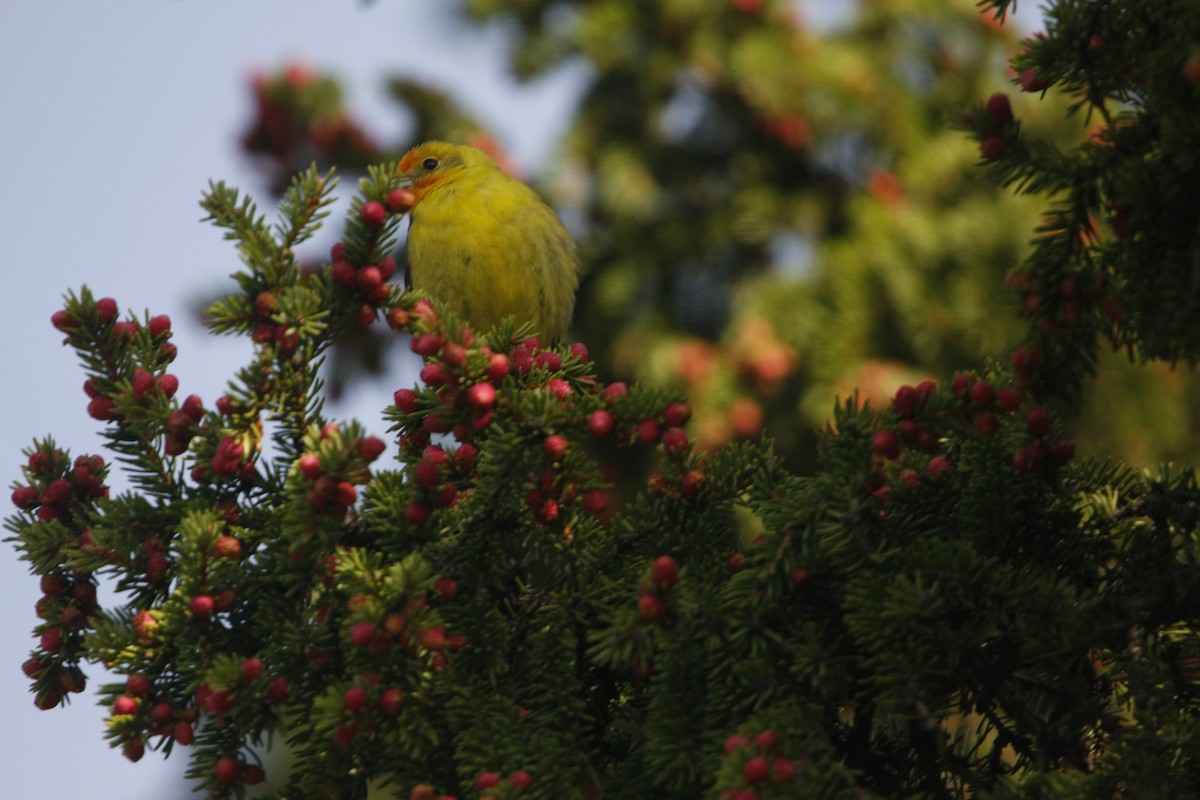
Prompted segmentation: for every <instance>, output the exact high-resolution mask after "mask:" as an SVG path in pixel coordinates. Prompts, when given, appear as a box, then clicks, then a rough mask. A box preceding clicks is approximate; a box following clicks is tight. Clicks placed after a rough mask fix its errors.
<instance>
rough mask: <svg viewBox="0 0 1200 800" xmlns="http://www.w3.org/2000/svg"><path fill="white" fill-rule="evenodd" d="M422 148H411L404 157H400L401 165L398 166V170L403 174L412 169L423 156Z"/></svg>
mask: <svg viewBox="0 0 1200 800" xmlns="http://www.w3.org/2000/svg"><path fill="white" fill-rule="evenodd" d="M420 150H421V148H419V147H414V148H413V149H412V150H409V151H408V152H407V153H405V154H404V158H402V159H400V166H399V167H397V168H396V172H397V173H399V174H401V175H403V174H404V173H406V172H408V171H409V170H411V169H412V168H413V164H416V163H417V161H418V159H420V158H421V153H420Z"/></svg>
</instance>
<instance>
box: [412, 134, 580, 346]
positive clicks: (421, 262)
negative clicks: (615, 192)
mask: <svg viewBox="0 0 1200 800" xmlns="http://www.w3.org/2000/svg"><path fill="white" fill-rule="evenodd" d="M397 174H398V175H399V176H400V183H401V185H402V186H404V187H405V188H407V189H408V190H409V191H410V192H412V194H413V197H414V201H413V205H412V210H411V211H410V212H409V220H410V222H409V229H408V280H409V282H410V284H411V285H412V286H413V288H416V289H420V290H423V291H425V292H428V293H429V295H430V296H432V297H433V298H435V299H436V300H438V301H439V302H441V303H443V304H445V305H446V306H447V307H449V308H450V309H452V310H453V311H455V312H457V313H458V314H460V315H462V317H464V318H465V319H466V320H467V322H468V323H469V324H470V325H471V327H473V328H475V329H476V330H479V331H487V330H488V329H490V328H492V327H494V326H495V325H497V324H498V323H499V322H500V321H501V320H502V319H504V318H505V317H508V316H513V317H516V319H517V322H531V323H533V326H534V327H535V328H536V329H537V335H538V337H539V338H540V339H541V341H542V343H543V344H551V343H554V342H557V341H558V340H560V339H561V338H562V337H563V335H564V334H566V332H567V325H568V324H570V322H571V314H572V313H573V312H574V310H575V290H576V289H577V288H578V286H579V258H578V256H577V255H576V254H575V242H574V240H572V239H571V234H569V233H568V232H567V229H566V227H564V226H563V224H562V222H561V221H560V220H559V218H558V217H557V216H556V215H555V214H554V212H553V211H552V210H551V209H550V207H549V206H548V205H546V203H545V202H543V200H542V198H540V197H538V195H537V193H536V192H535V191H533V189H530V188H529V187H528V186H526V185H525V184H523V183H521V182H520V181H518V180H516V179H515V178H511V177H509V176H508V175H506V174H504V172H502V171H501V170H500V168H499V167H498V166H496V163H495V162H494V161H492V159H490V158H489V157H488V156H487V154H486V153H484V152H483V151H482V150H479V149H477V148H474V147H468V146H465V145H455V144H448V143H446V142H425V143H424V144H421V145H418V146H417V147H414V148H413V149H412V150H410V151H408V153H407V154H405V156H404V158H402V159H401V160H400V166H399V167H398V168H397Z"/></svg>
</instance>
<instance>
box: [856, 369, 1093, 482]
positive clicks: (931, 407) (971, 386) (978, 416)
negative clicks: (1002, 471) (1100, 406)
mask: <svg viewBox="0 0 1200 800" xmlns="http://www.w3.org/2000/svg"><path fill="white" fill-rule="evenodd" d="M1019 385H1020V373H1018V376H1017V380H1016V382H1015V383H1014V385H1001V386H997V385H995V384H994V383H993V382H992V381H989V380H985V379H980V378H977V377H976V376H974V375H972V374H971V373H967V372H960V373H959V374H958V375H956V376H955V378H954V382H953V385H952V387H951V398H949V399H945V398H943V397H938V393H937V386H936V384H935V383H934V382H933V381H923V382H922V383H920V384H918V385H917V386H915V387H914V386H907V385H906V386H901V387H900V388H899V389H898V390H897V391H896V394H895V396H894V397H893V399H892V411H893V412H894V413H895V415H896V417H898V419H897V421H896V423H895V425H894V426H890V427H885V428H880V429H879V430H877V431H875V432H874V433H873V434H872V436H871V439H870V445H869V446H870V450H871V452H872V453H874V454H875V456H876V457H877V458H879V459H880V460H881V461H882V462H885V463H887V462H891V463H894V464H896V465H897V469H896V471H895V475H894V478H895V481H896V482H897V483H898V484H899V485H900V486H904V487H913V486H916V485H917V484H918V483H919V482H920V481H921V477H922V473H923V474H924V476H925V477H926V478H928V479H931V480H936V479H939V478H942V477H943V476H945V475H946V474H948V473H950V472H951V471H953V467H954V464H953V462H952V455H951V451H950V450H945V447H946V443H945V442H944V441H943V439H944V438H946V437H950V440H952V439H953V435H954V434H955V433H956V432H957V431H963V430H965V431H968V432H969V433H970V434H973V435H979V436H985V437H992V436H995V435H996V434H997V432H998V431H999V430H1000V428H1001V425H1002V420H1003V419H1004V418H1006V417H1009V418H1011V417H1012V415H1014V414H1015V413H1016V412H1017V411H1019V410H1020V409H1021V408H1022V406H1024V405H1025V396H1024V393H1023V392H1022V391H1021V390H1020V389H1019V388H1018V386H1019ZM1050 428H1051V426H1050V418H1049V417H1048V416H1047V415H1046V413H1045V411H1043V410H1042V409H1040V408H1032V409H1030V410H1029V411H1028V415H1027V421H1026V431H1027V433H1028V436H1029V439H1028V441H1027V442H1026V444H1025V445H1024V446H1023V447H1022V449H1021V450H1019V451H1018V452H1017V454H1016V455H1015V456H1014V458H1013V465H1014V466H1015V467H1017V468H1018V469H1022V470H1027V469H1031V468H1033V467H1036V466H1040V465H1047V466H1052V467H1054V466H1061V465H1063V464H1065V463H1066V462H1067V461H1069V460H1070V459H1071V457H1072V456H1073V455H1074V446H1073V445H1072V444H1071V443H1069V442H1066V441H1051V439H1050V432H1051V431H1050ZM919 454H925V455H928V457H927V458H926V457H924V455H919ZM867 488H868V490H870V492H871V494H872V495H874V496H876V497H881V498H886V497H887V496H888V495H889V493H890V490H891V486H890V485H889V483H888V480H887V477H886V475H885V474H884V472H883V471H879V472H876V473H875V474H874V479H873V481H872V482H871V483H870V484H869V485H868V487H867Z"/></svg>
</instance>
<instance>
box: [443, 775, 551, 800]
mask: <svg viewBox="0 0 1200 800" xmlns="http://www.w3.org/2000/svg"><path fill="white" fill-rule="evenodd" d="M506 785H507V786H509V787H511V793H506V794H504V796H505V797H508V796H511V795H512V794H523V793H524V792H525V791H526V790H527V789H529V787H530V786H532V785H533V775H531V774H530V773H529V772H528V771H526V770H523V769H518V770H515V771H513V772H510V773H509V774H508V777H503V776H501V775H500V773H499V772H481V773H479V776H478V777H477V778H475V790H476V791H477V792H479V800H496V798H497V796H498V795H497V794H493V793H492V791H493V790H495V791H496V792H497V793H499V792H501V791H503V789H504V787H505V786H506ZM441 800H447V797H445V796H444V797H443V798H441ZM451 800H452V799H451Z"/></svg>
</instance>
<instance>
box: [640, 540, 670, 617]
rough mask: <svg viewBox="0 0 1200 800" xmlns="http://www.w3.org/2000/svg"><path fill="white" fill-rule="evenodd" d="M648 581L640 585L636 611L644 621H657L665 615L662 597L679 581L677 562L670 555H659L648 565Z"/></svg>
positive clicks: (665, 609)
mask: <svg viewBox="0 0 1200 800" xmlns="http://www.w3.org/2000/svg"><path fill="white" fill-rule="evenodd" d="M649 578H650V579H649V581H648V582H643V583H642V586H641V596H640V597H638V603H637V608H638V613H639V614H640V615H641V616H642V619H644V620H645V621H646V622H658V621H659V620H660V619H662V618H663V617H665V616H666V615H667V610H668V608H667V601H666V600H665V599H664V597H665V596H666V595H667V593H668V592H669V590H670V589H671V588H672V587H674V586H675V584H676V583H678V582H679V564H677V563H676V562H675V559H674V558H672V557H671V556H659V557H658V558H656V559H655V560H654V563H653V564H652V565H651V566H650V576H649Z"/></svg>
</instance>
